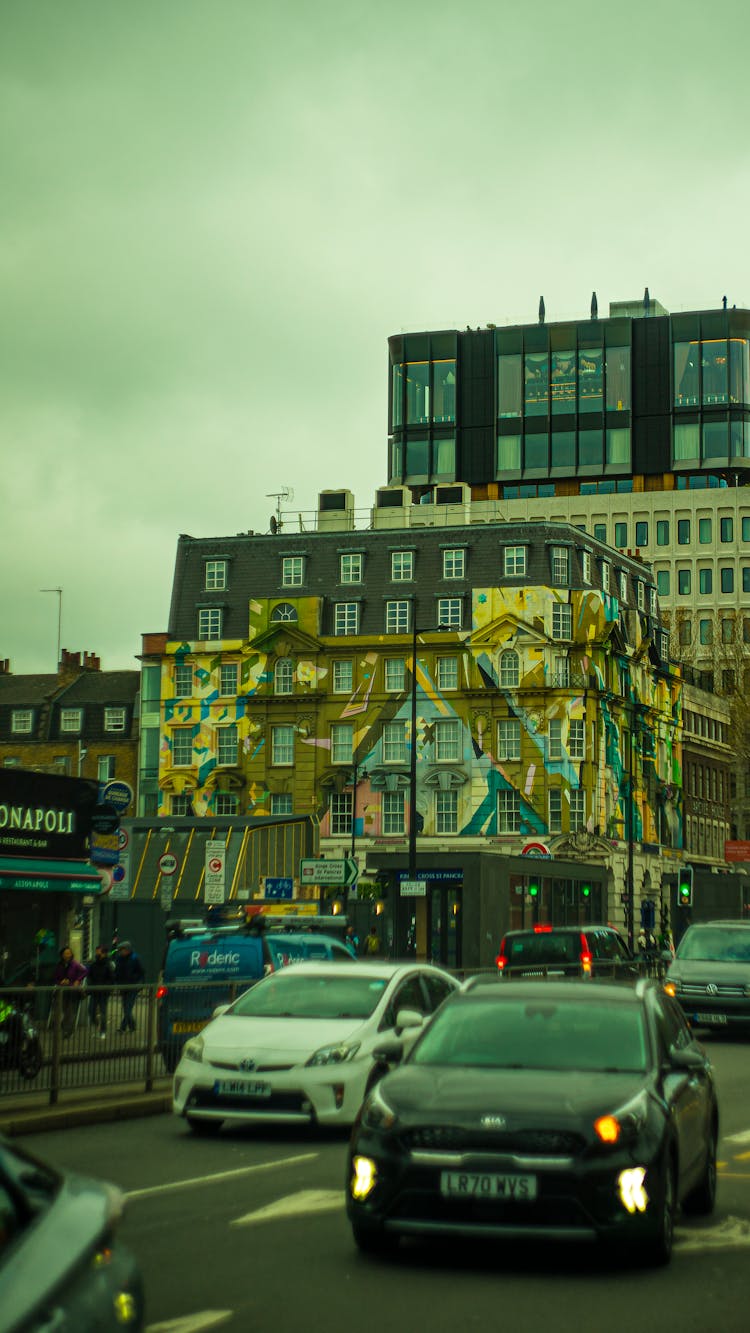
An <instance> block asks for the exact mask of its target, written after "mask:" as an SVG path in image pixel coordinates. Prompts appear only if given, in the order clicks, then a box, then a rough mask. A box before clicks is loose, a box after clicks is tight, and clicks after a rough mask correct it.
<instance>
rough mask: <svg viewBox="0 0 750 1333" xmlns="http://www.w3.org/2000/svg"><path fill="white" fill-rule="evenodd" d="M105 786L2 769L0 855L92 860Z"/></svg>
mask: <svg viewBox="0 0 750 1333" xmlns="http://www.w3.org/2000/svg"><path fill="white" fill-rule="evenodd" d="M98 793H99V786H98V783H96V782H90V781H89V780H88V779H87V778H64V777H57V776H53V775H50V774H49V773H29V772H26V771H25V770H23V769H17V768H0V857H1V856H13V857H17V856H20V857H34V858H35V859H37V860H38V859H39V858H40V857H41V858H44V857H55V858H59V859H61V860H74V859H75V858H79V859H81V860H86V858H87V856H88V846H89V837H90V834H91V820H92V815H93V812H94V808H95V806H96V804H97V800H98Z"/></svg>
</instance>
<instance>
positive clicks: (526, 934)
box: [495, 925, 641, 978]
mask: <svg viewBox="0 0 750 1333" xmlns="http://www.w3.org/2000/svg"><path fill="white" fill-rule="evenodd" d="M495 962H496V964H497V967H498V970H499V971H500V972H502V974H503V976H504V977H540V976H550V977H584V978H585V977H592V976H600V977H602V976H603V977H615V978H620V977H624V978H628V977H636V976H638V975H639V974H640V970H641V968H640V964H639V962H638V960H637V959H636V958H634V956H633V954H632V953H631V952H630V950H629V948H628V946H627V944H626V943H625V941H624V939H623V938H622V935H620V934H619V932H618V931H616V930H615V929H614V927H613V926H549V925H536V926H532V927H531V928H530V929H529V930H509V931H508V932H507V934H506V935H504V936H503V941H502V944H501V945H500V950H499V953H498V955H497V958H496V959H495Z"/></svg>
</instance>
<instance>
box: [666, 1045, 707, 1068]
mask: <svg viewBox="0 0 750 1333" xmlns="http://www.w3.org/2000/svg"><path fill="white" fill-rule="evenodd" d="M669 1063H670V1065H671V1067H672V1069H683V1070H685V1072H686V1073H687V1072H688V1071H689V1070H692V1069H705V1067H706V1057H705V1055H704V1054H703V1052H702V1051H696V1050H695V1048H692V1049H691V1048H690V1047H689V1046H682V1047H680V1048H679V1049H677V1048H676V1047H674V1046H672V1047H671V1048H670V1051H669Z"/></svg>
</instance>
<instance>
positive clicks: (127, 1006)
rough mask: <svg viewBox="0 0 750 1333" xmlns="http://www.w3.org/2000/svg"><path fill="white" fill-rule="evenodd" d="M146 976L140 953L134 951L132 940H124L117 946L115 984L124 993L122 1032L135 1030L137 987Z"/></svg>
mask: <svg viewBox="0 0 750 1333" xmlns="http://www.w3.org/2000/svg"><path fill="white" fill-rule="evenodd" d="M145 976H146V973H145V971H144V967H143V963H142V962H141V960H140V958H139V957H138V954H137V953H135V952H134V950H133V946H132V944H131V943H130V940H123V941H122V943H121V944H118V946H117V959H116V961H115V984H116V985H117V986H119V987H120V988H121V990H120V994H121V995H122V1022H121V1024H120V1032H135V1018H134V1017H133V1010H134V1009H135V1002H136V999H137V997H138V991H137V990H136V989H135V987H136V986H137V985H138V983H139V982H141V981H143V980H144V979H145Z"/></svg>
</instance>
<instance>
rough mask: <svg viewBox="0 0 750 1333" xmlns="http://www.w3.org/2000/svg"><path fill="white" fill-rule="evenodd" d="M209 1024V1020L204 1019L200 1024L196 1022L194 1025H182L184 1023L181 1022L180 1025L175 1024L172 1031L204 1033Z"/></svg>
mask: <svg viewBox="0 0 750 1333" xmlns="http://www.w3.org/2000/svg"><path fill="white" fill-rule="evenodd" d="M207 1023H208V1019H207V1018H204V1019H202V1020H201V1021H200V1022H198V1021H196V1022H194V1023H182V1022H180V1023H173V1024H172V1031H173V1032H202V1031H203V1029H204V1027H205V1026H206V1024H207Z"/></svg>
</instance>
